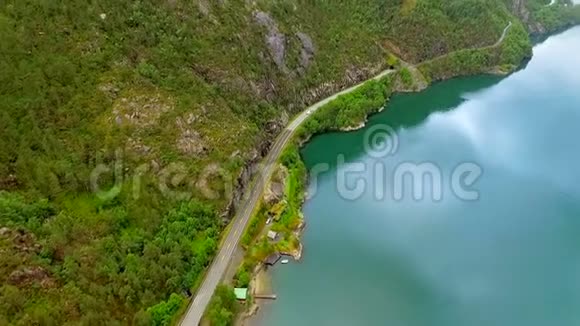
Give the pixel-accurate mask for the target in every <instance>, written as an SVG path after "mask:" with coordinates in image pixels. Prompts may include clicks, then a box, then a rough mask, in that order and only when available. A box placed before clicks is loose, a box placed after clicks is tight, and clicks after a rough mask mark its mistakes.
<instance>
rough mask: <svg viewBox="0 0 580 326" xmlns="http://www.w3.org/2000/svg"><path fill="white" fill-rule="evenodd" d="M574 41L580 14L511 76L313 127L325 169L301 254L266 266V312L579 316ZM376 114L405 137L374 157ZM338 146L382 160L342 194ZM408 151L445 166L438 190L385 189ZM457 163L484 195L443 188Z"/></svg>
mask: <svg viewBox="0 0 580 326" xmlns="http://www.w3.org/2000/svg"><path fill="white" fill-rule="evenodd" d="M578 53H580V28H576V29H572V30H569V31H567V32H565V33H563V34H561V35H557V36H554V37H551V38H550V39H548V40H547V41H546V42H544V43H542V44H540V45H537V46H536V47H535V48H534V58H533V59H532V61H531V62H530V63H529V64H528V65H527V67H526V68H525V69H523V70H521V71H519V72H517V73H516V74H513V75H511V76H509V77H507V78H505V79H499V78H496V77H481V76H480V77H473V78H465V79H457V80H452V81H448V82H444V83H440V84H437V85H435V86H433V87H431V88H429V89H428V90H426V91H424V92H422V93H419V94H407V95H396V96H395V97H394V98H392V101H391V102H390V104H389V105H388V107H387V109H386V110H385V111H383V112H382V113H380V114H377V115H375V116H373V117H372V118H371V119H370V121H369V123H368V125H367V127H366V128H365V129H363V130H359V131H356V132H351V133H332V134H326V135H322V136H319V137H316V138H314V139H313V140H312V142H310V143H309V144H308V145H307V146H306V147H305V148H304V150H303V156H304V159H305V162H306V163H307V166H308V167H310V168H313V167H318V166H320V164H321V163H328V164H329V166H330V167H331V168H330V170H329V171H327V172H325V173H322V174H321V175H319V176H318V177H317V178H316V182H315V183H316V187H314V186H311V188H310V192H311V194H312V197H311V198H310V199H309V200H308V201H307V202H306V204H305V206H304V214H305V216H306V220H307V228H306V230H305V233H304V236H303V241H304V245H305V252H304V256H303V260H302V261H301V262H299V263H293V264H289V265H279V266H277V267H276V268H275V269H274V271H273V282H274V284H273V285H274V289H275V292H276V294H277V295H278V300H277V301H276V302H275V303H274V304H272V305H270V306H268V307H266V308H265V309H264V311H262V312H261V317H260V318H261V319H262V324H264V325H275V326H285V325H344V326H352V325H405V326H407V325H408V326H414V325H422V326H423V325H428V326H437V325H441V326H464V325H470V326H479V325H481V326H489V325H510V326H513V325H526V326H534V325H538V326H539V325H542V326H544V325H580V308H579V307H580V219H579V218H580V185H579V180H580V168H579V167H580V164H579V163H580V144H578V139H579V137H578V130H579V129H580V55H578ZM382 125H389V126H390V127H392V128H393V129H394V130H396V135H395V136H393V137H392V138H391V140H396V143H397V145H398V146H396V150H395V149H393V150H392V151H391V152H390V153H389V154H391V155H387V156H384V157H379V158H375V157H374V156H372V155H369V153H368V151H365V146H364V144H365V137H366V136H365V135H366V134H367V133H368V131H369V130H370V129H371V128H373V126H382ZM393 147H395V146H393ZM371 154H372V153H371ZM340 155H344V157H345V160H346V162H347V163H362V164H363V165H364V166H366V167H372V166H376V165H377V164H379V165H380V166H382V167H384V169H385V171H386V173H385V175H384V176H383V175H380V174H377V173H376V172H374V171H373V169H371V168H368V169H367V171H366V172H362V173H359V174H357V176H358V177H359V178H360V179H361V180H363V181H365V182H366V183H367V185H370V186H367V187H366V188H365V192H364V193H363V195H362V196H360V197H359V198H357V199H354V200H349V199H345V198H344V196H343V195H341V191H339V183H337V175H339V174H340V173H342V172H344V170H345V166H337V163H336V162H337V157H338V156H340ZM375 156H376V155H375ZM409 162H412V163H415V164H416V163H424V162H430V163H431V164H433V166H436V167H437V168H438V171H440V173H441V176H442V183H443V187H442V189H441V192H442V198H441V200H433V196H429V195H427V196H426V197H425V198H423V199H422V200H416V199H415V198H413V195H412V192H411V190H410V182H408V179H407V180H406V181H405V182H404V183H403V184H404V185H406V186H407V188H404V194H403V198H402V200H395V198H393V197H394V196H393V195H394V192H395V190H394V185H393V184H394V183H395V181H394V178H390V177H389V175H391V176H392V172H393V171H395V170H396V169H397V168H398V167H399V166H401V164H403V163H409ZM465 162H471V163H475V164H477V166H478V167H480V168H481V170H482V173H483V174H482V175H481V176H480V177H479V178H478V179H477V180H476V182H475V183H474V184H471V185H470V186H469V187H467V188H466V190H469V191H471V192H473V191H476V192H477V193H478V194H479V198H478V199H477V200H464V199H462V198H459V197H458V196H457V194H456V191H455V190H456V189H455V190H454V189H452V182H451V181H450V178H451V175H452V174H453V173H454V171H455V170H454V169H455V168H456V167H457V166H458V165H459V164H461V163H465ZM347 180H349V179H348V178H347ZM380 180H385V181H384V183H381V182H380ZM313 181H314V180H313ZM354 181H356V180H354V179H352V178H351V180H350V181H348V182H350V185H353V183H352V182H354ZM433 184H434V183H433ZM377 185H378V186H377ZM431 185H432V183H429V182H426V186H425V188H426V192H425V193H427V194H428V193H429V186H431ZM464 186H465V185H464ZM377 189H383V192H382V194H383V196H378V197H381V198H380V200H378V199H377ZM315 190H316V191H315Z"/></svg>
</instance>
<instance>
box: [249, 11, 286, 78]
mask: <svg viewBox="0 0 580 326" xmlns="http://www.w3.org/2000/svg"><path fill="white" fill-rule="evenodd" d="M254 20H255V21H256V23H258V24H259V25H260V26H263V27H265V28H266V29H267V31H268V32H267V33H266V36H265V40H266V45H267V46H268V49H269V51H270V55H271V56H272V60H273V61H274V63H275V64H276V66H277V67H278V69H280V70H281V71H282V72H284V73H286V74H287V73H288V72H289V71H288V68H287V67H286V61H285V57H286V36H285V35H284V34H282V33H281V32H280V30H279V29H278V24H276V22H275V21H274V19H272V17H270V15H269V14H268V13H265V12H263V11H256V12H254Z"/></svg>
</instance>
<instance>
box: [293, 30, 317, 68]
mask: <svg viewBox="0 0 580 326" xmlns="http://www.w3.org/2000/svg"><path fill="white" fill-rule="evenodd" d="M296 37H298V39H300V42H301V43H302V50H301V51H300V68H299V71H298V72H299V73H300V74H304V72H305V71H306V69H307V68H308V67H309V66H310V62H311V60H312V58H313V57H314V53H315V48H314V43H313V42H312V39H311V38H310V36H308V34H305V33H302V32H298V33H296Z"/></svg>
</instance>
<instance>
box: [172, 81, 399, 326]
mask: <svg viewBox="0 0 580 326" xmlns="http://www.w3.org/2000/svg"><path fill="white" fill-rule="evenodd" d="M394 71H395V70H385V71H383V72H381V73H380V74H378V75H377V76H375V77H373V78H371V79H370V80H378V79H381V78H382V77H384V76H386V75H388V74H391V73H393V72H394ZM365 82H366V81H365ZM365 82H362V83H360V84H358V85H355V86H353V87H350V88H348V89H345V90H343V91H341V92H339V93H336V94H334V95H332V96H330V97H328V98H326V99H324V100H322V101H320V102H318V103H316V104H314V105H312V106H310V107H308V108H307V109H306V110H304V111H303V112H302V113H301V114H300V115H298V116H297V117H296V118H295V119H294V120H293V121H292V122H291V123H290V124H289V125H288V126H287V127H286V128H285V129H284V130H283V131H282V133H281V134H280V135H279V136H278V138H277V139H276V141H275V142H274V145H273V146H272V148H271V149H270V152H269V153H268V155H266V158H265V159H264V161H263V162H262V163H261V167H260V169H259V172H258V175H257V176H256V177H255V179H254V182H253V185H252V186H251V190H250V191H249V192H247V193H246V195H245V196H244V199H243V205H242V207H241V209H240V210H239V211H238V212H237V214H236V216H235V217H234V219H233V220H232V222H231V229H230V231H229V232H228V234H227V235H226V238H225V240H224V241H223V243H222V246H221V248H220V249H219V252H218V254H217V255H216V256H215V258H214V260H213V262H212V264H211V265H210V267H209V269H208V270H207V274H206V276H205V279H204V280H203V283H201V285H200V287H199V288H198V290H197V293H196V294H195V298H194V299H193V301H192V302H191V304H190V305H189V307H188V309H187V312H186V313H185V315H184V317H183V319H182V320H181V325H184V326H198V325H199V323H200V322H201V318H202V317H203V313H204V312H205V310H206V308H207V306H208V304H209V302H210V300H211V297H212V295H213V293H214V291H215V289H216V287H217V286H218V285H219V283H220V282H221V280H222V278H223V276H224V274H225V272H226V269H227V267H228V264H229V262H230V260H231V259H232V256H233V254H234V252H235V250H236V248H237V246H238V245H239V243H240V239H241V238H242V235H243V233H244V230H245V229H246V226H247V225H248V222H249V221H250V217H251V216H252V212H253V211H254V208H255V207H256V205H257V204H258V202H259V199H260V197H261V196H262V193H263V192H264V189H265V187H266V185H267V183H268V180H269V179H270V177H271V176H272V173H273V172H274V168H275V166H276V162H277V161H278V157H279V156H280V154H281V153H282V150H283V149H284V147H285V146H286V145H287V144H288V142H289V141H290V140H291V139H292V135H293V134H294V132H295V131H296V129H297V128H298V127H299V126H300V125H301V124H302V123H303V122H304V121H306V119H307V118H308V116H310V115H311V114H312V113H314V112H315V111H316V110H318V109H319V108H321V107H323V106H324V105H325V104H327V103H329V102H331V101H332V100H335V99H336V98H338V97H339V96H341V95H344V94H347V93H350V92H352V91H353V90H355V89H357V88H359V87H360V86H362V85H363V84H364V83H365Z"/></svg>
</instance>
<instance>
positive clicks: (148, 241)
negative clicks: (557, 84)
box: [0, 0, 580, 325]
mask: <svg viewBox="0 0 580 326" xmlns="http://www.w3.org/2000/svg"><path fill="white" fill-rule="evenodd" d="M527 4H528V7H527V9H528V10H529V11H531V12H532V15H531V17H529V19H530V21H525V22H524V21H522V23H521V24H519V23H518V29H517V30H515V29H514V31H517V33H514V34H510V35H514V36H513V38H514V39H513V41H512V40H511V39H510V41H509V42H506V44H508V45H506V47H502V48H501V50H500V51H499V52H498V53H495V54H494V60H495V59H497V56H499V59H497V60H498V61H497V62H501V63H509V64H512V65H514V66H517V65H518V64H519V61H520V60H521V58H522V57H521V56H520V53H522V51H521V50H522V49H524V48H525V46H524V45H522V44H523V43H522V42H523V41H522V40H527V35H528V32H530V30H529V26H530V25H531V24H532V23H533V24H543V25H545V28H546V31H555V30H558V29H560V28H562V27H564V26H568V25H570V24H573V23H576V22H577V21H578V18H579V17H580V15H577V14H576V11H574V9H569V8H568V7H564V6H561V5H558V6H554V7H550V8H547V9H546V8H545V4H543V5H544V6H542V5H541V4H542V3H541V2H540V0H530V1H528V2H527ZM513 8H514V6H513V5H512V1H510V0H450V1H438V0H416V1H413V0H403V1H401V0H346V1H298V0H283V1H265V0H258V1H253V2H248V1H245V0H229V1H209V0H194V1H184V0H170V1H161V2H159V1H151V0H139V1H118V0H117V1H113V0H103V1H98V2H95V1H80V0H66V1H64V0H20V1H15V0H7V1H3V2H2V3H0V71H1V72H2V73H1V74H0V98H1V100H0V147H1V148H2V151H0V259H1V261H2V262H3V264H1V265H0V275H1V276H0V278H1V279H2V280H1V281H2V282H1V283H0V325H6V324H11V325H34V324H42V325H80V324H83V325H84V324H99V325H100V324H107V325H131V324H132V325H169V324H172V323H174V322H175V321H176V320H177V319H178V318H179V313H180V311H183V307H184V305H186V304H187V302H188V300H189V298H190V297H191V295H192V293H194V292H195V289H196V287H197V284H199V282H200V280H201V277H202V275H203V271H204V270H205V268H206V267H207V266H208V264H209V263H210V262H211V260H212V257H213V255H214V253H215V252H216V250H217V248H218V244H219V241H220V238H221V235H222V232H223V230H224V228H225V226H226V225H227V222H228V221H229V218H230V217H231V213H232V211H228V208H229V207H230V199H231V197H232V196H231V194H229V193H228V192H229V191H230V190H231V189H237V188H236V187H240V186H241V184H240V181H239V180H240V179H238V177H239V176H240V175H241V174H242V172H243V171H244V169H245V168H246V167H248V166H249V164H251V163H255V162H257V161H259V159H260V157H261V156H262V155H263V154H264V152H265V151H266V150H267V148H268V146H269V145H270V144H271V139H273V138H274V137H275V136H276V135H277V133H278V132H279V131H280V130H281V128H282V126H284V125H285V123H286V121H287V120H288V119H289V118H291V117H292V116H294V115H295V114H296V113H298V112H300V111H301V110H303V109H304V107H305V106H306V105H308V104H312V103H314V102H316V101H317V100H319V99H321V98H324V97H325V96H327V95H330V94H332V93H335V92H336V91H338V90H340V89H343V88H345V87H347V86H351V85H353V84H355V83H357V82H360V81H362V80H365V79H367V78H369V77H371V76H373V75H374V74H376V73H377V72H379V71H381V70H383V69H384V68H386V67H387V66H388V65H389V64H388V61H389V58H392V57H393V55H394V56H396V57H399V58H401V59H403V60H405V61H406V62H409V63H411V64H417V63H420V62H423V61H426V60H429V59H433V58H435V57H438V56H440V55H444V54H448V53H462V52H457V51H461V50H462V49H474V48H478V47H481V46H487V45H490V44H493V43H494V42H495V41H496V40H497V39H498V38H499V36H500V35H501V33H502V30H503V28H504V27H505V26H506V25H507V23H508V22H509V21H514V23H515V22H519V19H518V17H520V16H521V13H520V12H519V11H517V10H514V9H513ZM511 37H512V36H510V38H511ZM507 46H509V47H510V48H508V47H507ZM512 46H513V47H512ZM514 49H515V50H514ZM468 57H469V58H465V57H464V56H463V55H457V56H450V58H452V59H449V61H446V62H444V63H441V64H440V66H439V67H432V68H430V69H429V72H428V75H429V76H430V77H431V78H432V79H433V80H434V79H437V78H439V77H437V76H439V75H442V76H443V77H441V78H444V77H445V76H444V75H445V74H444V73H441V74H439V73H438V72H437V71H442V70H445V71H447V70H452V69H457V68H452V67H455V65H456V64H457V63H458V62H459V63H461V65H460V67H461V68H460V69H463V68H465V66H469V65H471V63H470V62H467V63H465V64H464V62H465V61H466V60H468V59H469V60H471V57H472V56H471V55H469V56H468ZM494 63H496V62H495V61H494ZM477 64H479V63H477ZM437 69H439V70H437ZM425 71H426V70H425ZM463 71H465V70H462V72H463ZM469 72H476V70H473V71H471V70H470V71H469ZM477 72H478V70H477ZM405 80H406V79H405ZM390 91H391V90H390V87H389V85H388V84H385V83H383V82H378V81H377V82H373V83H369V84H367V85H366V86H365V87H364V88H362V89H361V90H360V92H357V93H356V94H353V95H350V96H348V97H343V98H341V99H340V100H339V101H336V102H333V104H332V105H331V106H330V107H329V109H327V110H324V111H322V112H321V113H320V115H317V116H316V117H315V119H312V120H311V121H310V122H308V124H307V125H306V126H305V128H307V129H308V132H307V133H312V132H322V131H324V130H328V129H332V128H340V127H344V126H352V122H354V121H359V122H360V121H362V120H364V117H365V116H366V115H367V114H368V113H369V111H368V110H369V107H372V108H373V109H378V108H379V107H381V106H382V105H384V103H385V102H386V100H387V98H388V95H389V94H390ZM222 294H223V302H222V303H221V305H225V306H228V307H231V306H232V304H231V302H230V299H231V297H228V294H227V293H226V292H225V291H224V293H222ZM217 306H219V305H217ZM220 309H221V308H220ZM220 309H217V308H216V312H215V316H218V317H216V318H218V319H219V318H221V317H219V314H220ZM222 317H224V318H225V319H228V318H226V317H228V316H222ZM230 319H231V318H230Z"/></svg>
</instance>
